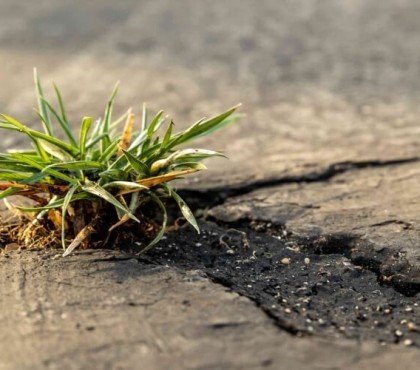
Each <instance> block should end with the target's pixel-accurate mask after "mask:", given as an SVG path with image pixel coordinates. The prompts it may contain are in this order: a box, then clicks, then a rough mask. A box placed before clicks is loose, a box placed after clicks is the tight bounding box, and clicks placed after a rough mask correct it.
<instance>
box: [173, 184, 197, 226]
mask: <svg viewBox="0 0 420 370" xmlns="http://www.w3.org/2000/svg"><path fill="white" fill-rule="evenodd" d="M167 188H168V190H169V194H170V196H171V197H172V198H173V199H174V200H175V202H176V203H177V204H178V207H179V209H180V210H181V212H182V214H183V216H184V217H185V219H186V220H187V221H188V222H189V223H190V224H191V225H192V226H193V227H194V229H196V230H197V233H199V234H200V228H199V227H198V224H197V220H196V219H195V217H194V214H193V213H192V211H191V209H190V207H188V205H187V203H185V201H184V200H183V199H182V198H181V197H180V195H179V194H178V193H177V192H176V191H175V190H174V189H172V188H171V187H169V185H167Z"/></svg>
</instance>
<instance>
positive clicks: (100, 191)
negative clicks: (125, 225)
mask: <svg viewBox="0 0 420 370" xmlns="http://www.w3.org/2000/svg"><path fill="white" fill-rule="evenodd" d="M82 189H83V190H84V191H86V192H88V193H90V194H93V195H96V196H97V197H99V198H102V199H104V200H106V201H107V202H108V203H111V204H112V205H113V206H115V207H116V208H118V209H119V210H121V211H122V212H123V213H124V214H127V216H128V217H130V218H131V219H132V220H134V221H136V222H140V221H139V219H138V218H137V217H136V216H134V215H133V214H132V213H131V212H130V210H129V209H128V208H127V207H126V206H124V205H123V204H121V202H119V201H118V200H117V199H116V198H115V197H114V196H113V195H112V194H111V193H109V192H108V191H106V190H105V189H104V188H103V187H101V186H100V185H99V184H97V183H94V182H91V181H86V183H85V185H83V186H82Z"/></svg>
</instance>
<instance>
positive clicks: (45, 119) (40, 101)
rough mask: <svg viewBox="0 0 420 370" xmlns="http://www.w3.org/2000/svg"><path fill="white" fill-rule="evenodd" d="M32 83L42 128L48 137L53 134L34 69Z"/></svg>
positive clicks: (39, 82)
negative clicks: (33, 83)
mask: <svg viewBox="0 0 420 370" xmlns="http://www.w3.org/2000/svg"><path fill="white" fill-rule="evenodd" d="M34 82H35V90H36V97H37V100H38V109H39V112H40V114H41V117H42V118H43V119H42V124H43V126H44V130H45V133H46V134H48V135H52V134H53V129H52V126H51V121H50V117H49V115H48V108H47V105H46V104H45V98H44V93H43V91H42V86H41V81H40V80H39V78H38V73H37V70H36V68H34Z"/></svg>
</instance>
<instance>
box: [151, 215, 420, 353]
mask: <svg viewBox="0 0 420 370" xmlns="http://www.w3.org/2000/svg"><path fill="white" fill-rule="evenodd" d="M270 226H271V225H270V224H268V225H267V224H261V223H251V224H249V223H248V224H244V225H242V226H240V227H232V228H228V227H221V226H217V225H216V224H214V223H212V222H203V223H202V224H201V227H202V234H201V235H197V234H196V233H195V232H194V231H193V230H191V229H190V228H188V227H186V228H182V229H181V230H179V232H178V233H169V234H168V235H167V237H165V238H166V240H165V241H164V242H162V243H161V244H160V245H159V246H157V247H156V248H155V249H154V250H153V251H152V252H151V253H149V255H148V256H147V257H146V259H147V261H149V262H150V263H159V264H164V265H169V266H171V267H177V268H180V269H183V270H197V269H198V270H200V271H203V272H204V274H205V275H206V276H208V277H209V278H211V279H212V280H213V281H214V282H216V283H218V284H222V285H224V286H226V287H228V288H229V289H231V290H233V291H235V292H237V293H239V294H241V295H243V296H246V297H248V298H250V299H252V300H253V301H254V302H255V303H256V304H257V305H258V306H260V307H261V308H262V309H263V310H264V311H265V312H266V313H267V314H268V315H269V316H270V317H272V318H273V319H274V321H275V322H276V324H277V325H278V326H280V327H281V328H282V329H285V330H287V331H288V332H290V333H292V334H295V335H299V336H306V335H317V336H318V335H320V336H323V337H339V338H342V337H344V338H351V339H357V340H365V339H374V340H376V341H379V342H380V343H383V344H390V343H399V344H404V343H405V344H406V345H408V344H409V345H416V346H417V345H419V344H420V333H419V328H418V326H417V325H418V323H417V322H416V321H417V320H418V315H419V313H420V308H419V302H418V297H417V295H416V294H415V293H416V292H413V291H407V292H406V293H407V294H403V293H401V292H398V291H396V290H395V289H394V287H392V286H391V285H389V283H387V282H386V281H385V282H384V281H383V280H381V279H380V278H379V277H378V275H377V274H376V273H375V272H374V271H371V270H369V269H367V268H366V266H360V265H358V264H355V263H354V262H353V261H351V260H350V259H349V258H348V257H347V256H346V253H339V252H338V251H337V249H336V250H335V251H334V250H331V249H329V250H328V249H326V248H322V245H320V244H306V245H305V244H302V243H301V241H299V240H297V239H295V238H293V237H292V236H290V235H287V233H286V232H284V231H283V230H281V229H280V230H279V229H278V228H270Z"/></svg>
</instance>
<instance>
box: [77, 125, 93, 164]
mask: <svg viewBox="0 0 420 370" xmlns="http://www.w3.org/2000/svg"><path fill="white" fill-rule="evenodd" d="M92 122H93V120H92V118H91V117H83V120H82V127H81V129H80V133H79V150H80V159H85V154H86V140H87V135H88V132H89V129H90V127H91V126H92Z"/></svg>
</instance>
